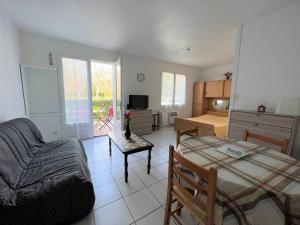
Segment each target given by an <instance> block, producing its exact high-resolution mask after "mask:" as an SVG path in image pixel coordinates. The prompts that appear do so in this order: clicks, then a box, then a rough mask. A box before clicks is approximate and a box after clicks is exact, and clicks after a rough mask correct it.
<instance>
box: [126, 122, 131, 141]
mask: <svg viewBox="0 0 300 225" xmlns="http://www.w3.org/2000/svg"><path fill="white" fill-rule="evenodd" d="M125 137H126V139H127V140H128V139H130V137H131V131H130V128H129V124H127V125H126V131H125Z"/></svg>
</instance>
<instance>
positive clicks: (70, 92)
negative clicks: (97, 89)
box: [62, 58, 93, 139]
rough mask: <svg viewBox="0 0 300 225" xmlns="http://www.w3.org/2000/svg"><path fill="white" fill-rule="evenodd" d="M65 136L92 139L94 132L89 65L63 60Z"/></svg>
mask: <svg viewBox="0 0 300 225" xmlns="http://www.w3.org/2000/svg"><path fill="white" fill-rule="evenodd" d="M62 75H63V95H64V96H63V110H64V119H63V134H64V136H65V137H77V138H79V139H84V138H90V137H92V136H93V131H92V116H91V115H92V113H91V95H90V90H91V89H90V76H89V63H88V61H86V60H80V59H72V58H62Z"/></svg>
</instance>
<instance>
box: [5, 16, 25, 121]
mask: <svg viewBox="0 0 300 225" xmlns="http://www.w3.org/2000/svg"><path fill="white" fill-rule="evenodd" d="M18 36H19V35H18V31H17V29H16V27H15V26H14V24H13V23H12V22H11V21H9V20H7V19H6V18H4V17H2V16H1V15H0V49H1V50H0V122H1V121H5V120H8V119H12V118H15V117H22V116H24V114H25V111H24V102H23V93H22V84H21V77H20V70H19V60H20V54H19V39H18Z"/></svg>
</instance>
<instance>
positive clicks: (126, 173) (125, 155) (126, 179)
mask: <svg viewBox="0 0 300 225" xmlns="http://www.w3.org/2000/svg"><path fill="white" fill-rule="evenodd" d="M124 157H125V182H126V183H127V182H128V161H127V157H128V155H127V154H124Z"/></svg>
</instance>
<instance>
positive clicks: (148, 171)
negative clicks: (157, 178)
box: [147, 148, 152, 174]
mask: <svg viewBox="0 0 300 225" xmlns="http://www.w3.org/2000/svg"><path fill="white" fill-rule="evenodd" d="M151 150H152V149H151V148H150V149H149V152H148V166H147V169H148V170H147V173H148V174H149V173H150V169H151V164H150V162H151Z"/></svg>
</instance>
